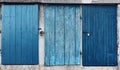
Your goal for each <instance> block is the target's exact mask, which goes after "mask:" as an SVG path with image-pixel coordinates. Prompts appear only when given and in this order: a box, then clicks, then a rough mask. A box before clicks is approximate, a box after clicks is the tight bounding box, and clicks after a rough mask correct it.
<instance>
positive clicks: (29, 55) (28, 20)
mask: <svg viewBox="0 0 120 70" xmlns="http://www.w3.org/2000/svg"><path fill="white" fill-rule="evenodd" d="M26 7H27V11H26V14H27V17H26V30H27V31H26V38H27V40H26V41H27V42H28V43H27V44H26V46H28V47H26V48H25V49H26V50H27V51H29V52H26V54H27V64H28V63H29V64H32V58H33V57H32V55H33V54H32V52H33V51H32V49H34V48H35V46H34V47H33V46H32V43H33V42H32V40H31V39H32V30H31V29H32V24H33V23H32V22H31V21H32V20H33V19H31V17H32V6H31V5H26ZM32 47H33V48H32Z"/></svg>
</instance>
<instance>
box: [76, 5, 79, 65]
mask: <svg viewBox="0 0 120 70" xmlns="http://www.w3.org/2000/svg"><path fill="white" fill-rule="evenodd" d="M75 7H76V8H75V9H76V14H75V15H76V23H75V24H76V36H75V37H76V38H75V39H76V43H75V44H76V49H75V58H76V59H75V61H76V62H75V64H80V6H79V5H78V6H75Z"/></svg>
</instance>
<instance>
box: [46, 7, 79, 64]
mask: <svg viewBox="0 0 120 70" xmlns="http://www.w3.org/2000/svg"><path fill="white" fill-rule="evenodd" d="M44 24H45V65H78V64H80V6H79V5H45V6H44Z"/></svg>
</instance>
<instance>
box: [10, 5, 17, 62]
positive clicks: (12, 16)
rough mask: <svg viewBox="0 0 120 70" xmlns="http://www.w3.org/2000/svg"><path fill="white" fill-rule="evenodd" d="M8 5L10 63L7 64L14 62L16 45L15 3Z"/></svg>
mask: <svg viewBox="0 0 120 70" xmlns="http://www.w3.org/2000/svg"><path fill="white" fill-rule="evenodd" d="M9 6H10V17H8V18H10V21H9V25H10V27H9V28H8V29H9V31H10V32H9V36H10V37H9V42H10V45H9V46H10V49H9V50H10V57H9V58H10V63H9V64H15V58H16V52H15V51H16V46H15V5H9Z"/></svg>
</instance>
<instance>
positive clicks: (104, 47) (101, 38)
mask: <svg viewBox="0 0 120 70" xmlns="http://www.w3.org/2000/svg"><path fill="white" fill-rule="evenodd" d="M82 10H83V15H82V16H83V27H82V28H83V35H82V36H83V37H82V38H83V41H82V42H83V43H82V47H83V49H82V50H83V53H82V54H83V57H82V58H83V65H85V66H114V65H115V66H116V65H117V21H116V19H117V17H116V16H117V12H116V11H117V6H116V5H110V6H109V5H108V6H107V5H104V6H96V5H84V6H83V8H82ZM86 15H87V16H86ZM84 23H85V24H86V25H85V24H84ZM88 24H89V25H88ZM86 27H87V28H86ZM88 27H89V28H88ZM85 28H86V30H85ZM88 33H89V34H90V36H88Z"/></svg>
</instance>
